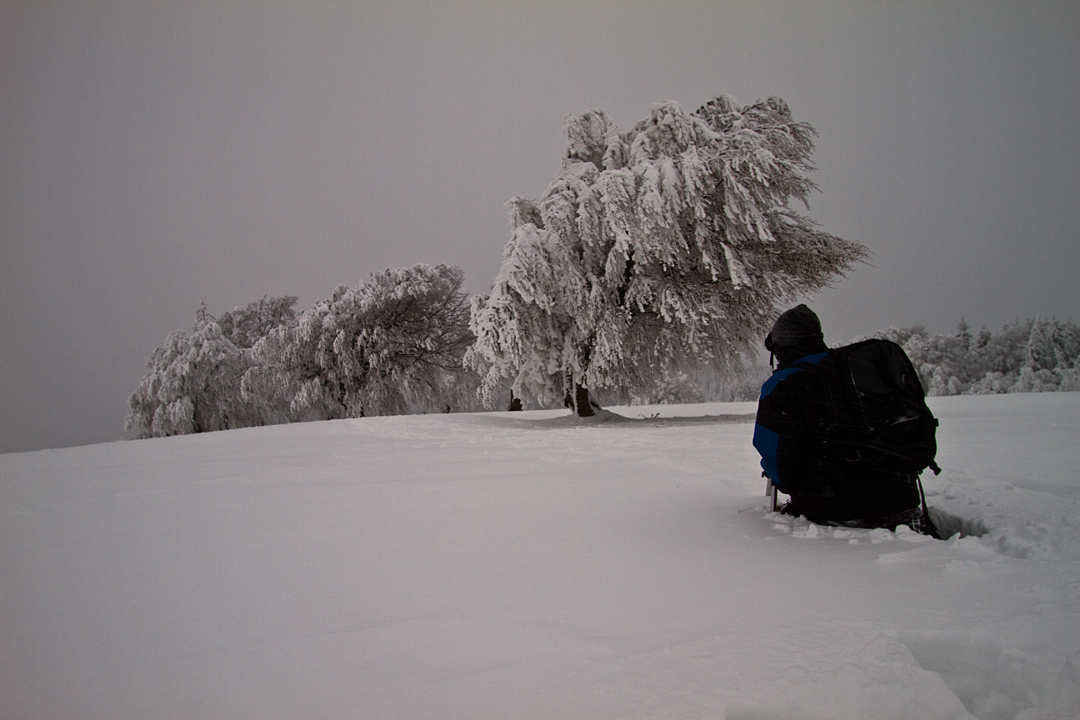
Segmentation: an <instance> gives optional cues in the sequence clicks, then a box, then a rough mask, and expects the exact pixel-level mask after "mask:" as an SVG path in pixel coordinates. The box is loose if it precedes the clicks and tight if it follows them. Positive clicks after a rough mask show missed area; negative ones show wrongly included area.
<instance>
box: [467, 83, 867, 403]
mask: <svg viewBox="0 0 1080 720" xmlns="http://www.w3.org/2000/svg"><path fill="white" fill-rule="evenodd" d="M566 131H567V147H566V154H565V157H564V158H563V162H562V168H561V170H560V172H559V176H558V177H557V178H556V180H555V181H554V182H552V183H551V185H549V186H548V188H547V190H546V191H545V192H544V194H543V195H542V196H541V197H540V199H539V200H538V201H536V202H532V201H530V200H527V199H525V198H522V197H515V198H513V199H512V200H510V201H509V202H508V203H507V208H508V210H509V213H510V224H511V227H512V230H513V232H512V235H511V238H510V241H509V242H508V243H507V245H506V248H505V249H504V251H503V263H502V267H501V268H500V270H499V273H498V276H497V277H496V278H495V282H494V284H493V285H492V289H491V293H490V294H488V295H481V296H477V297H474V298H473V302H472V315H471V321H470V328H471V330H472V332H473V333H474V334H475V335H476V342H475V344H474V345H473V347H472V348H471V349H470V351H469V355H468V359H469V362H470V363H471V364H472V365H473V366H474V367H476V368H477V369H478V370H479V371H481V372H482V373H483V380H482V384H481V394H482V397H483V398H484V401H485V403H486V404H488V405H489V406H491V405H492V404H493V403H494V402H495V399H496V395H497V393H498V392H499V391H500V389H502V388H503V387H505V386H506V385H507V384H509V385H510V386H511V388H512V390H513V392H514V395H515V396H517V397H532V398H534V399H536V400H537V401H539V402H540V403H542V404H550V403H552V402H558V401H560V400H564V399H565V400H567V403H568V404H570V405H572V406H573V407H575V408H576V410H577V412H578V413H579V414H581V415H589V414H591V412H592V411H591V409H590V402H589V394H588V393H589V391H590V390H591V391H594V392H595V391H596V390H600V389H605V390H607V391H610V392H612V393H613V394H615V395H617V396H620V397H626V395H627V394H628V393H630V392H633V391H635V390H642V389H646V388H650V387H653V386H654V385H655V384H656V383H657V382H661V381H663V379H664V378H666V377H671V376H672V375H673V374H676V373H678V372H681V371H683V370H684V369H687V368H690V367H693V366H697V365H700V364H701V363H703V362H705V363H712V364H714V365H715V366H716V367H717V369H721V370H722V369H725V368H726V367H729V366H730V365H731V364H732V363H735V362H737V358H738V354H739V353H740V352H742V351H745V350H747V349H748V348H750V347H752V346H753V345H755V344H756V343H757V342H759V341H760V339H761V337H762V336H763V335H764V334H765V332H766V331H767V329H768V328H769V326H770V325H771V323H772V322H773V320H774V319H775V317H776V314H777V310H778V305H779V304H780V303H783V302H788V301H790V300H792V299H794V298H796V297H798V296H801V295H806V294H808V293H812V292H814V291H816V290H819V289H821V288H822V287H824V286H826V285H827V284H828V283H829V281H830V280H832V279H833V278H835V277H836V276H838V275H842V274H843V272H844V271H845V270H847V269H848V268H850V267H851V265H852V264H854V263H855V262H857V261H860V260H862V259H863V258H865V257H866V255H867V250H866V248H865V247H863V246H862V245H860V244H858V243H855V242H850V241H846V240H842V239H841V238H838V237H835V236H833V235H829V234H827V233H825V232H822V231H820V230H818V229H817V228H816V226H815V225H814V223H813V222H812V221H811V220H810V219H809V218H807V217H805V216H803V215H801V214H799V213H798V212H796V211H795V210H793V209H792V208H791V207H790V206H789V202H790V201H791V200H792V199H795V200H798V201H801V202H802V203H803V204H804V205H806V204H807V198H808V196H809V193H810V191H811V190H813V189H815V186H814V184H813V182H811V180H810V179H809V172H810V171H811V170H812V166H811V165H810V162H809V157H810V154H811V152H812V150H813V142H812V137H813V136H814V135H815V131H814V129H813V128H812V127H810V125H808V124H806V123H800V122H795V121H794V120H793V119H792V117H791V112H790V111H789V109H788V106H787V105H786V103H784V101H782V100H780V99H779V98H770V99H768V100H766V101H759V102H756V103H754V104H752V105H747V106H745V107H740V106H739V105H737V104H736V103H735V102H734V101H733V100H731V99H730V98H727V97H719V98H716V99H715V100H712V101H711V102H709V103H707V104H706V105H704V106H703V107H701V108H700V109H698V110H697V111H696V112H694V113H688V112H686V111H685V110H684V109H683V108H682V107H681V106H680V105H679V104H678V103H674V102H665V103H659V104H657V105H654V106H652V108H650V114H649V117H648V118H646V119H645V120H642V121H640V122H638V123H637V125H635V126H634V128H633V129H632V130H630V131H629V132H620V131H619V130H618V129H617V128H615V127H614V126H613V125H612V123H611V122H610V121H609V120H608V118H607V116H606V115H605V114H604V112H603V111H602V110H590V111H588V112H586V113H584V114H582V115H579V116H569V117H567V119H566Z"/></svg>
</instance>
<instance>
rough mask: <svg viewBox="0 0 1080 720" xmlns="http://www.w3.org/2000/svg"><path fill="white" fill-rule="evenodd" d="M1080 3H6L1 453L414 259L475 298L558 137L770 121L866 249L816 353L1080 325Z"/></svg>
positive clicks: (116, 427)
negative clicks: (437, 268) (268, 302)
mask: <svg viewBox="0 0 1080 720" xmlns="http://www.w3.org/2000/svg"><path fill="white" fill-rule="evenodd" d="M1077 37H1080V3H1077V2H1040V1H1039V0H1025V1H1023V2H833V1H827V0H825V1H821V2H789V1H788V0H784V1H782V2H769V1H768V0H763V1H761V2H677V1H676V2H576V1H568V2H538V1H537V2H528V1H517V2H509V1H504V2H468V3H465V2H452V1H445V2H434V1H431V2H415V3H408V2H398V1H394V2H374V3H360V2H322V3H320V2H311V1H307V0H305V1H304V2H281V3H265V2H197V3H195V2H182V1H180V0H172V1H169V2H148V1H145V0H139V1H133V2H105V1H103V2H81V3H74V2H43V1H34V2H26V3H21V2H11V1H10V0H0V152H2V155H0V301H2V307H0V452H10V451H21V450H32V449H37V448H46V447H59V446H65V445H76V444H85V443H91V442H102V441H109V440H115V439H118V438H120V437H122V435H123V419H124V414H125V412H126V405H127V397H128V395H129V394H130V393H131V392H132V391H133V390H134V389H135V387H136V386H137V384H138V382H139V380H140V378H141V377H142V375H143V374H144V372H145V367H144V363H145V361H146V358H147V356H149V354H150V353H151V352H152V351H153V350H154V348H155V347H157V346H158V345H159V344H161V342H162V340H163V339H164V338H165V336H166V335H167V334H168V333H169V332H170V331H171V330H175V329H182V330H185V331H186V330H189V329H190V326H191V323H192V321H193V319H194V315H195V310H196V308H197V306H198V304H199V302H200V301H205V302H206V303H207V305H208V306H209V308H210V311H211V312H212V313H214V314H219V313H221V312H222V311H225V310H230V309H232V308H233V307H236V306H239V305H244V304H247V303H248V302H251V301H253V300H257V299H259V298H260V297H262V296H264V295H271V296H273V295H286V294H291V295H298V296H299V297H300V302H299V304H298V306H297V307H298V309H301V308H304V307H308V306H309V305H311V304H313V303H314V302H315V301H317V300H319V299H322V298H324V297H327V296H329V295H330V294H331V293H332V291H333V288H334V287H335V286H336V285H338V284H347V285H355V284H356V283H357V282H359V281H360V280H363V279H366V278H367V277H368V274H369V273H370V272H371V271H373V270H381V269H385V268H389V267H402V266H406V265H411V264H413V263H417V262H427V263H432V264H434V263H448V264H454V265H459V266H461V267H462V268H463V269H464V271H465V277H466V289H467V290H468V292H469V293H470V294H472V293H477V292H483V291H486V290H487V289H488V288H489V286H490V283H491V281H492V280H493V279H494V277H495V273H496V272H497V270H498V266H499V263H500V260H501V251H502V247H503V245H504V244H505V243H506V241H507V239H508V238H509V226H508V224H507V220H506V216H505V211H504V209H503V203H504V202H506V201H507V200H508V199H509V198H511V197H512V196H514V195H525V196H528V197H532V198H536V197H538V196H539V195H540V194H541V193H542V192H543V190H544V188H545V187H546V186H547V184H548V183H549V182H550V181H551V180H553V179H554V177H555V173H556V171H557V169H558V166H559V159H560V157H561V153H562V150H563V129H562V119H563V116H564V115H566V114H567V113H580V112H582V111H584V110H587V109H589V108H593V107H601V108H604V109H605V110H606V111H607V112H608V114H609V115H610V116H611V117H612V119H613V120H614V121H615V122H616V123H617V124H618V125H619V126H620V127H622V128H628V127H630V126H631V125H632V124H633V123H634V122H635V121H637V120H638V119H640V118H642V117H644V116H645V115H646V113H647V108H648V106H649V105H650V104H652V103H654V102H658V101H661V100H675V101H678V102H680V103H682V104H683V105H684V106H685V107H687V108H688V109H694V108H696V107H697V106H699V105H700V104H702V103H704V102H706V101H708V100H709V99H711V98H713V97H715V96H717V95H720V94H728V95H731V96H733V97H734V98H735V99H736V100H738V101H739V102H742V103H749V102H752V101H754V100H756V99H759V98H765V97H768V96H770V95H778V96H780V97H782V98H783V99H784V100H786V101H787V102H788V103H789V105H790V106H791V108H792V111H793V113H794V115H795V117H796V119H798V120H803V121H807V122H809V123H811V124H812V125H813V126H814V127H815V128H816V129H817V130H818V132H819V133H820V137H819V138H818V142H817V152H816V153H815V155H814V161H815V164H816V165H817V167H818V171H817V173H816V174H815V180H816V182H817V184H818V185H819V187H820V189H821V192H820V193H818V194H816V195H814V196H813V197H812V199H811V206H810V215H811V216H812V217H813V218H814V219H816V220H817V221H819V222H820V223H821V225H822V227H823V229H824V230H826V231H828V232H830V233H833V234H835V235H839V236H841V237H845V238H849V239H852V240H858V241H860V242H862V243H864V244H866V245H867V246H868V247H869V248H870V249H871V250H872V251H873V253H874V257H873V260H872V265H870V266H861V267H859V268H858V269H857V270H855V272H854V273H852V274H851V275H850V277H849V278H848V279H846V280H841V281H840V282H838V283H837V285H836V287H835V288H834V289H829V290H826V291H824V292H822V293H820V294H819V295H818V297H816V298H814V299H813V301H812V303H811V304H812V306H813V307H814V308H815V309H817V310H818V311H819V313H820V314H821V315H822V318H823V321H824V324H825V330H826V340H827V341H829V342H832V343H838V342H840V341H843V340H847V339H850V338H851V337H852V336H855V335H858V334H863V333H869V332H872V331H874V330H876V329H879V328H884V327H887V326H889V325H900V326H906V325H914V324H922V325H926V326H927V327H928V328H929V329H930V330H932V331H935V332H946V331H951V330H952V329H953V328H954V327H955V325H956V323H957V322H958V321H959V319H960V318H961V316H964V317H966V318H967V320H968V322H969V324H971V325H972V326H973V327H974V328H978V327H980V326H981V325H983V324H985V325H986V326H988V327H989V328H990V329H991V330H999V329H1000V328H1001V326H1002V325H1003V324H1005V323H1006V322H1009V321H1011V320H1013V319H1016V318H1025V317H1034V316H1036V315H1042V316H1056V317H1058V318H1060V319H1073V320H1080V287H1078V279H1077V271H1078V268H1080V237H1078V230H1077V228H1078V220H1080V218H1078V214H1080V211H1078V205H1080V203H1078V198H1080V183H1078V180H1077V174H1078V168H1080V141H1078V130H1080V113H1078V95H1080V93H1078V90H1080V73H1078V70H1080V50H1078V48H1080V43H1078V42H1077V40H1076V38H1077Z"/></svg>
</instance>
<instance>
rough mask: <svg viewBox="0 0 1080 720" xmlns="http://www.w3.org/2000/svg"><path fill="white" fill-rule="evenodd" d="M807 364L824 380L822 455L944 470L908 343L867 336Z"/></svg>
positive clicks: (864, 464)
mask: <svg viewBox="0 0 1080 720" xmlns="http://www.w3.org/2000/svg"><path fill="white" fill-rule="evenodd" d="M803 367H805V368H806V369H808V370H811V371H812V372H816V373H819V374H820V377H822V378H823V380H824V381H823V383H822V384H823V386H824V390H825V394H826V397H825V402H826V407H827V409H828V412H827V413H826V418H825V420H824V426H823V427H822V428H821V433H822V437H821V442H822V452H823V455H824V458H823V459H825V460H826V461H827V462H831V463H834V464H838V465H840V466H842V467H844V468H847V469H856V468H873V469H877V470H883V471H888V472H895V473H900V474H905V475H915V476H917V475H918V474H919V473H921V472H922V471H923V470H925V469H926V468H930V469H931V470H933V471H934V474H935V475H936V474H937V473H939V472H941V468H939V467H938V466H937V463H935V462H934V457H935V455H936V454H937V437H936V434H937V426H938V421H937V419H936V418H935V417H934V415H933V413H931V412H930V408H928V407H927V406H926V393H925V391H924V390H923V387H922V384H921V383H920V382H919V376H918V374H917V373H916V372H915V367H914V366H913V365H912V364H911V360H910V359H909V358H908V356H907V354H906V353H905V352H904V350H903V348H901V347H900V346H899V345H897V344H896V343H894V342H891V341H889V340H878V339H873V340H863V341H862V342H857V343H854V344H852V345H847V346H845V347H841V348H836V349H835V350H832V351H830V352H829V355H828V356H827V357H826V358H825V359H823V360H822V361H821V362H820V363H818V364H817V365H805V366H803Z"/></svg>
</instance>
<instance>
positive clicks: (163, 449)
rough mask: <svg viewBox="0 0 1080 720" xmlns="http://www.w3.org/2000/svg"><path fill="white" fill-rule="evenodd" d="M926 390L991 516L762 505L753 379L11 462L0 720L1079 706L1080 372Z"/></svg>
mask: <svg viewBox="0 0 1080 720" xmlns="http://www.w3.org/2000/svg"><path fill="white" fill-rule="evenodd" d="M931 405H932V408H933V409H934V411H935V413H937V415H938V416H939V418H940V419H941V429H940V435H939V438H940V452H939V456H938V461H939V463H940V464H941V466H942V467H943V468H944V472H943V473H942V474H941V475H940V476H938V477H933V476H929V477H927V478H925V485H926V489H927V494H928V500H929V502H930V504H931V505H932V506H933V507H935V508H936V509H937V510H938V511H939V518H941V519H942V520H943V521H944V523H945V524H947V525H950V526H951V527H955V528H963V529H965V531H966V532H969V533H978V534H979V535H981V537H979V536H977V535H974V534H969V535H967V536H966V537H959V536H957V537H954V538H952V539H950V540H948V541H934V540H930V539H927V538H925V537H923V536H919V535H914V534H912V533H909V532H903V531H901V532H898V533H896V534H893V533H889V532H886V531H840V530H834V529H830V528H822V527H817V526H812V525H808V524H807V523H806V522H804V521H803V522H800V521H792V520H790V519H788V518H785V517H782V516H779V515H769V514H766V512H765V510H764V507H763V503H764V497H763V496H762V492H763V489H764V485H763V482H762V480H761V479H760V477H759V475H760V471H759V468H758V464H757V462H758V460H757V456H756V454H755V452H754V450H753V448H752V447H751V445H750V437H751V432H752V427H753V426H752V424H751V419H752V413H753V411H754V405H753V404H752V403H751V404H746V403H742V404H727V405H721V404H714V405H693V406H689V405H684V406H657V407H647V408H643V407H636V408H622V409H618V408H616V409H615V410H616V411H618V412H620V413H622V414H623V415H625V416H627V417H629V418H635V420H634V421H621V420H618V419H609V420H607V421H603V420H597V421H592V422H583V421H577V420H575V419H573V418H570V417H567V415H566V413H565V412H563V411H536V412H524V413H487V414H462V415H428V416H411V417H387V418H366V419H360V420H347V421H335V422H322V423H308V424H301V425H289V426H277V427H269V428H259V429H251V430H234V431H229V432H223V433H211V434H206V435H197V436H186V437H178V438H169V439H161V440H142V441H136V442H121V443H114V444H108V445H95V446H87V447H80V448H69V449H63V450H47V451H42V452H34V453H20V454H11V455H3V456H0V716H2V717H4V718H313V717H349V718H406V717H408V718H466V717H467V718H510V717H515V718H525V717H527V718H616V717H625V718H651V717H655V718H697V717H706V718H723V717H726V718H729V719H733V718H788V717H790V718H832V719H836V718H860V719H868V718H920V719H921V718H968V717H970V716H971V715H974V716H976V717H978V718H982V719H984V720H988V719H990V718H1014V717H1019V718H1025V719H1028V720H1032V719H1034V718H1072V717H1077V716H1080V599H1078V575H1080V532H1078V531H1080V508H1078V495H1080V477H1078V475H1080V471H1078V467H1080V449H1078V447H1080V442H1078V440H1080V393H1056V394H1045V395H1010V396H990V397H971V396H969V397H951V398H934V399H932V401H931ZM672 416H675V417H672ZM941 513H944V514H941Z"/></svg>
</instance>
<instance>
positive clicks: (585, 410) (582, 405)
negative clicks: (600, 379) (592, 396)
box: [567, 385, 594, 417]
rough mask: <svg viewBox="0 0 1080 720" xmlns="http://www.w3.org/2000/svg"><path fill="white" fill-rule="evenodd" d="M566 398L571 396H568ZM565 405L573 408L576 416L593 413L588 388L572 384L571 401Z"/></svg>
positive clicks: (589, 415) (590, 415)
mask: <svg viewBox="0 0 1080 720" xmlns="http://www.w3.org/2000/svg"><path fill="white" fill-rule="evenodd" d="M567 400H568V401H569V400H571V398H569V397H568V398H567ZM567 407H571V408H573V409H574V411H575V412H576V413H577V416H578V417H592V416H593V415H594V413H593V408H592V403H591V402H589V388H587V387H582V386H581V385H574V397H573V399H572V403H570V402H568V403H567Z"/></svg>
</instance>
